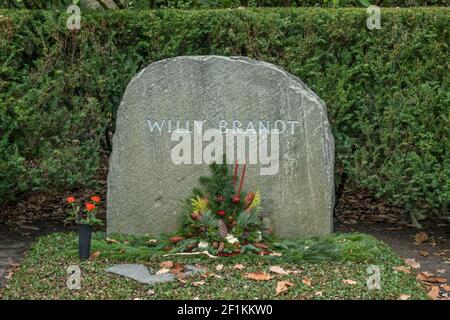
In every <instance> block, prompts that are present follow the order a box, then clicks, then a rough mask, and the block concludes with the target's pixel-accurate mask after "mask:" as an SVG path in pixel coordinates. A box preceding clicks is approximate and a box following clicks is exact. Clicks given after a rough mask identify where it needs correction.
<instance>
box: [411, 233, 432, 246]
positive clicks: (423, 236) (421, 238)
mask: <svg viewBox="0 0 450 320" xmlns="http://www.w3.org/2000/svg"><path fill="white" fill-rule="evenodd" d="M414 239H415V242H416V244H421V243H422V242H425V241H428V239H429V238H428V235H427V234H426V232H423V231H421V232H419V233H417V234H416V236H415V238H414Z"/></svg>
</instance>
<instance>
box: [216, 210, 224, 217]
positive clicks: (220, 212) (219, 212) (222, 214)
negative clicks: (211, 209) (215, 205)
mask: <svg viewBox="0 0 450 320" xmlns="http://www.w3.org/2000/svg"><path fill="white" fill-rule="evenodd" d="M217 214H218V215H219V216H224V215H225V210H219V211H217Z"/></svg>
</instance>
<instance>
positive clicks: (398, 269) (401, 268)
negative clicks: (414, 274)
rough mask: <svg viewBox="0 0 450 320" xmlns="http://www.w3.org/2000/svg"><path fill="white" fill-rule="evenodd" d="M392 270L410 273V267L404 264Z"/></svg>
mask: <svg viewBox="0 0 450 320" xmlns="http://www.w3.org/2000/svg"><path fill="white" fill-rule="evenodd" d="M394 270H395V271H398V272H403V273H406V274H409V273H411V269H410V268H409V267H405V266H397V267H394Z"/></svg>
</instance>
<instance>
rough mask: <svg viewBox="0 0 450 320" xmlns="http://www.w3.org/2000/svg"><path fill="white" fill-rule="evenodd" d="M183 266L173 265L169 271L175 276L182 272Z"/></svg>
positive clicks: (180, 264) (179, 264)
mask: <svg viewBox="0 0 450 320" xmlns="http://www.w3.org/2000/svg"><path fill="white" fill-rule="evenodd" d="M184 269H185V268H184V264H182V263H174V264H173V267H172V269H170V272H171V273H173V274H175V275H177V274H180V273H183V272H184Z"/></svg>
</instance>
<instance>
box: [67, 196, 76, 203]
mask: <svg viewBox="0 0 450 320" xmlns="http://www.w3.org/2000/svg"><path fill="white" fill-rule="evenodd" d="M66 200H67V203H72V202H75V197H67V199H66Z"/></svg>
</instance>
